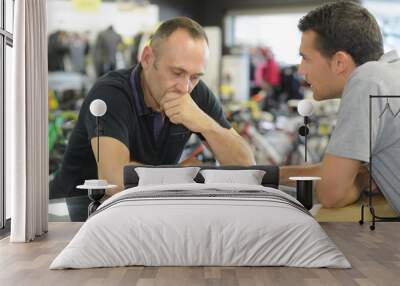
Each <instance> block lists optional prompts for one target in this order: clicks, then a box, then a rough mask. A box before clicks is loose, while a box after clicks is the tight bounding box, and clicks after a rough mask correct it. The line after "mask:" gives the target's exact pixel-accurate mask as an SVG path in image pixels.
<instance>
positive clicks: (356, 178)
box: [280, 2, 400, 213]
mask: <svg viewBox="0 0 400 286" xmlns="http://www.w3.org/2000/svg"><path fill="white" fill-rule="evenodd" d="M298 27H299V29H300V31H301V32H302V39H301V45H300V55H301V56H302V62H301V64H300V67H299V72H300V73H301V74H303V75H304V76H305V78H306V80H307V82H308V83H309V84H310V87H311V89H312V91H313V93H314V98H315V99H316V100H327V99H332V98H341V103H340V109H339V114H338V121H337V125H336V128H335V130H334V132H333V133H332V137H331V140H330V142H329V145H328V149H327V152H326V154H325V156H324V159H323V161H322V162H321V163H319V164H314V165H307V166H285V167H281V170H280V183H281V184H283V185H285V184H289V181H288V178H289V177H290V176H311V175H318V176H320V177H322V180H321V181H319V182H317V184H316V194H317V197H318V199H319V201H320V202H321V204H322V205H323V206H325V207H342V206H345V205H347V204H350V203H352V202H354V201H355V200H357V198H358V197H359V195H360V191H361V189H362V188H363V187H364V186H367V185H368V176H365V172H364V170H365V165H366V163H367V162H369V156H370V151H369V147H370V146H369V138H370V136H369V135H370V134H369V95H380V96H383V95H400V80H399V78H400V60H399V58H398V56H397V54H396V53H395V52H391V53H387V54H383V41H382V35H381V32H380V29H379V26H378V24H377V23H376V20H375V19H374V17H373V16H372V15H371V14H370V13H369V12H368V10H366V9H365V8H363V7H362V6H360V5H359V4H356V3H354V2H335V3H330V4H326V5H323V6H321V7H318V8H316V9H314V10H312V11H310V12H309V13H308V14H307V15H306V16H304V17H303V18H302V19H301V20H300V22H299V25H298ZM387 103H388V104H387ZM389 107H390V108H389ZM385 108H386V109H385ZM399 110H400V99H396V98H390V99H386V98H383V97H382V98H377V99H372V113H371V115H372V126H371V127H372V133H371V138H372V145H371V147H372V163H373V170H372V176H373V179H374V181H375V182H376V184H377V185H378V186H379V188H380V189H381V191H382V192H383V194H384V195H385V197H386V198H387V200H388V201H389V203H390V204H391V205H392V206H393V208H394V209H395V210H396V211H397V212H399V213H400V175H399V174H398V173H397V170H399V167H400V152H399V151H400V113H399V115H398V116H397V117H396V113H397V112H398V111H399Z"/></svg>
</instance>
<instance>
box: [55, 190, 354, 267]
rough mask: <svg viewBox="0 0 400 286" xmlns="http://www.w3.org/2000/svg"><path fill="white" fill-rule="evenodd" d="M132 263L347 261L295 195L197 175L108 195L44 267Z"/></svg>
mask: <svg viewBox="0 0 400 286" xmlns="http://www.w3.org/2000/svg"><path fill="white" fill-rule="evenodd" d="M130 265H144V266H292V267H330V268H350V267H351V266H350V263H349V262H348V260H347V259H346V258H345V257H344V255H343V253H342V252H341V251H340V250H339V249H338V248H337V247H336V245H335V244H334V243H333V242H332V241H331V239H330V238H329V237H328V236H327V234H326V233H325V231H324V230H323V229H322V228H321V227H320V225H319V224H318V223H317V222H316V221H315V219H314V218H313V217H312V216H311V215H310V213H309V212H308V211H307V210H306V209H305V208H304V207H303V206H302V205H301V204H300V203H299V202H298V201H296V199H294V198H293V197H291V196H289V195H287V194H285V193H283V192H281V191H279V190H277V189H274V188H269V187H264V186H258V185H241V184H198V183H190V184H179V185H177V184H176V185H164V186H161V185H160V186H158V185H157V186H154V185H153V186H140V187H134V188H130V189H127V190H125V191H123V192H120V193H118V194H117V195H114V196H113V197H111V198H109V199H108V200H106V201H105V202H104V203H103V204H102V205H101V206H100V207H99V208H98V210H97V211H96V212H95V213H94V214H93V215H92V216H90V217H89V219H88V220H87V221H86V222H85V223H84V224H83V225H82V227H81V229H80V230H79V231H78V233H77V234H76V235H75V237H74V238H73V239H72V241H71V242H70V243H69V244H68V245H67V246H66V247H65V249H63V250H62V252H61V253H60V254H59V255H58V256H57V257H56V258H55V260H54V261H53V262H52V264H51V265H50V269H65V268H91V267H119V266H130Z"/></svg>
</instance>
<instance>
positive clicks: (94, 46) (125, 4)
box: [48, 0, 400, 221]
mask: <svg viewBox="0 0 400 286" xmlns="http://www.w3.org/2000/svg"><path fill="white" fill-rule="evenodd" d="M324 2H326V1H311V0H310V1H307V0H242V1H240V0H219V1H218V0H214V1H211V0H204V1H190V0H185V1H183V0H182V1H181V0H154V1H146V0H115V1H106V0H49V1H48V67H49V89H48V96H49V157H50V174H49V175H50V176H49V180H50V182H51V180H53V178H54V176H55V175H56V174H57V172H58V171H59V170H60V167H61V162H62V158H63V155H64V152H65V148H66V146H67V144H68V138H69V135H70V134H71V131H72V129H73V127H74V125H75V122H76V120H77V116H78V112H79V109H80V106H81V104H82V102H83V100H84V98H85V96H86V94H87V92H88V90H89V89H90V88H91V86H92V85H93V83H94V82H95V81H96V79H97V78H98V77H100V76H101V75H103V74H105V73H107V72H108V71H111V70H114V69H120V68H128V67H131V66H133V65H135V64H136V63H137V62H138V58H139V57H140V53H141V51H142V49H143V47H144V46H145V45H146V43H147V42H148V40H149V37H150V35H151V33H152V31H154V30H155V29H156V28H157V25H158V24H159V23H160V22H161V21H163V20H167V19H169V18H171V17H175V16H188V17H191V18H192V19H194V20H196V21H198V22H199V23H200V24H201V25H202V26H203V27H205V31H206V33H207V35H208V37H209V42H210V60H209V65H208V70H207V71H206V75H205V76H204V78H203V80H204V81H205V82H206V83H207V85H208V86H209V87H210V88H211V90H212V91H213V92H214V94H215V95H216V96H217V97H218V98H219V99H220V101H221V102H222V104H223V106H224V109H225V112H226V115H227V117H228V119H229V120H230V121H231V123H232V125H233V127H234V128H235V129H236V130H237V131H238V132H239V133H240V134H241V135H242V136H243V137H244V138H245V139H246V140H247V141H248V142H249V144H250V145H251V146H252V148H253V150H254V153H255V155H256V160H257V164H272V165H290V164H302V163H304V159H305V158H304V154H305V146H304V138H303V137H300V136H299V135H298V128H299V127H300V126H301V125H302V123H303V118H302V117H300V116H299V115H298V113H297V110H296V107H297V103H298V102H299V100H301V99H304V98H308V99H311V100H312V92H311V90H310V89H309V88H308V87H307V85H306V84H305V82H304V79H303V78H302V77H301V76H300V75H299V74H298V73H297V69H298V65H299V63H300V56H299V45H300V37H301V34H300V32H299V31H298V29H297V23H298V21H299V19H300V18H301V17H302V16H304V15H305V14H306V13H307V12H308V11H309V10H311V9H312V8H314V7H316V6H318V5H320V4H322V3H324ZM358 2H360V3H361V4H362V5H364V6H365V7H367V8H368V9H369V10H370V11H371V13H372V14H373V15H374V16H375V17H376V18H377V20H378V22H379V25H380V26H381V29H382V32H383V36H384V42H385V51H388V50H392V49H396V50H398V51H399V50H400V32H399V31H400V1H394V0H393V1H389V0H381V1H368V0H365V1H358ZM314 108H315V111H314V114H313V116H312V117H311V118H310V135H309V137H308V144H307V149H308V153H307V154H308V162H319V161H320V160H321V159H322V156H323V154H324V151H325V148H326V146H327V143H328V141H329V137H330V134H331V132H332V130H333V129H334V127H335V120H336V113H337V110H338V101H337V100H331V101H326V102H323V103H320V102H314ZM190 157H193V158H197V159H198V160H200V161H202V162H205V163H210V164H211V163H215V160H214V158H213V156H212V154H211V153H210V152H209V151H208V150H207V149H206V148H205V147H204V146H203V145H201V142H200V141H199V139H198V138H196V137H195V136H193V137H192V138H191V139H190V141H189V142H188V144H187V146H186V148H185V151H184V153H183V155H182V159H181V160H185V159H187V158H190ZM50 199H51V202H52V203H51V204H50V206H49V212H50V220H59V221H60V220H61V221H62V220H68V216H67V215H66V212H67V210H66V207H65V204H64V202H63V198H57V197H54V196H53V195H52V194H51V193H50Z"/></svg>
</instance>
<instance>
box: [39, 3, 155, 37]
mask: <svg viewBox="0 0 400 286" xmlns="http://www.w3.org/2000/svg"><path fill="white" fill-rule="evenodd" d="M47 11H48V31H49V33H52V32H54V31H56V30H64V31H73V32H85V31H90V32H94V33H93V34H97V32H99V31H101V30H104V29H105V28H107V27H108V26H110V25H113V27H114V29H115V30H116V31H117V32H118V33H119V34H121V35H122V36H134V35H135V34H136V33H137V32H139V31H149V30H150V31H152V30H154V29H155V28H156V25H157V23H158V19H159V16H158V14H159V11H158V6H156V5H148V6H145V7H137V8H135V9H133V10H127V11H125V10H121V9H120V8H119V6H118V5H117V4H116V3H115V2H102V3H101V5H100V7H99V9H98V10H97V11H96V12H86V11H77V10H75V9H74V8H73V6H72V1H62V0H52V1H48V3H47Z"/></svg>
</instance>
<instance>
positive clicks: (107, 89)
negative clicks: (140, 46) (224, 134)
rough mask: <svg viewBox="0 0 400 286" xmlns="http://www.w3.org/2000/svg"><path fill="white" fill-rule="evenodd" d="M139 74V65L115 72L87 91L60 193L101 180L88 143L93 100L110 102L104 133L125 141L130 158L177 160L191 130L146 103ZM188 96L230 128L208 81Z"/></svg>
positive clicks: (164, 162)
mask: <svg viewBox="0 0 400 286" xmlns="http://www.w3.org/2000/svg"><path fill="white" fill-rule="evenodd" d="M140 76H141V66H140V65H138V66H136V67H134V68H130V69H124V70H117V71H112V72H109V73H107V74H106V75H105V76H103V77H101V78H100V79H99V80H98V81H97V82H96V83H95V85H94V86H93V87H92V89H91V90H90V91H89V93H88V95H87V97H86V98H85V100H84V102H83V104H82V107H81V110H80V113H79V118H78V122H77V124H76V126H75V128H74V130H73V132H72V134H71V137H70V139H69V143H68V146H67V150H66V152H65V155H64V160H63V164H62V168H61V172H60V174H59V178H58V180H57V181H58V184H57V188H60V190H59V191H60V192H62V193H64V194H67V193H70V194H71V193H75V192H76V191H75V187H76V186H77V185H79V184H82V183H83V182H84V180H85V179H93V178H97V164H96V160H95V157H94V154H93V151H92V148H91V145H90V140H91V138H93V137H96V119H95V117H94V116H93V115H92V114H91V113H90V111H89V106H90V103H91V102H92V101H93V100H95V99H101V100H103V101H105V103H106V104H107V112H106V114H105V115H104V116H103V117H101V118H100V122H101V127H102V136H108V137H112V138H115V139H117V140H119V141H120V142H122V143H123V144H124V145H125V146H126V147H127V148H128V149H129V152H130V159H131V160H132V161H137V162H139V163H142V164H148V165H169V164H176V163H178V161H179V159H180V156H181V154H182V151H183V148H184V146H185V144H186V142H187V141H188V139H189V137H190V135H191V133H192V132H191V131H190V130H189V129H187V128H186V127H185V126H183V125H181V124H173V123H172V122H170V121H169V119H168V117H166V116H164V115H163V114H161V113H157V112H153V111H152V110H151V109H150V108H148V107H147V106H146V105H145V103H144V98H143V90H142V87H141V84H140ZM190 95H191V97H192V99H193V100H194V102H195V103H196V104H197V105H198V106H199V107H200V108H201V109H202V110H203V111H204V112H205V113H207V114H208V115H209V116H210V117H212V118H213V119H214V120H215V121H216V122H218V123H219V124H220V125H221V126H222V127H225V128H228V129H230V128H231V125H230V124H229V122H228V121H227V120H226V118H225V116H224V113H223V110H222V107H221V104H220V102H219V101H218V100H217V98H216V97H215V96H214V94H213V93H212V92H211V90H210V89H209V88H208V87H207V86H206V85H205V83H204V82H202V81H200V82H199V83H198V84H197V85H196V87H195V88H194V89H193V91H192V92H191V94H190ZM200 136H201V135H200ZM100 148H101V145H100ZM100 160H101V158H100Z"/></svg>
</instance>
